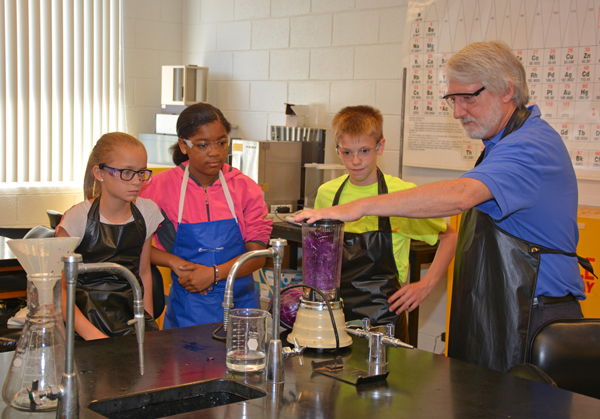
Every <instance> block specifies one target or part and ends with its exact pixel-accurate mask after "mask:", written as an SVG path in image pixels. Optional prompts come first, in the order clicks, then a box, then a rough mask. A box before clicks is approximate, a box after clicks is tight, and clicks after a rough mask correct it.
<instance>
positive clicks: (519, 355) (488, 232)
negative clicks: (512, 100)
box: [448, 108, 589, 372]
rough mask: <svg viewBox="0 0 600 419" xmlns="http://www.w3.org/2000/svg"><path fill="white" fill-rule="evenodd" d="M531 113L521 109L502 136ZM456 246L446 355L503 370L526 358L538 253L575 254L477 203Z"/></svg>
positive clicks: (463, 222) (468, 213)
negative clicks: (533, 238)
mask: <svg viewBox="0 0 600 419" xmlns="http://www.w3.org/2000/svg"><path fill="white" fill-rule="evenodd" d="M523 110H525V111H527V112H523ZM530 113H531V112H529V111H528V110H527V109H525V108H519V109H517V110H516V111H515V113H514V114H513V116H512V117H511V120H510V121H509V124H507V127H506V129H505V131H504V134H503V136H502V138H504V137H505V136H506V135H508V134H510V133H511V132H514V131H516V130H517V129H519V128H520V127H521V126H522V125H523V123H524V122H525V120H526V119H527V118H528V117H529V115H530ZM509 128H510V129H511V130H509ZM482 156H483V153H482ZM481 160H482V157H480V159H479V160H478V162H477V164H479V163H480V162H481ZM456 249H457V251H456V257H455V263H454V282H453V286H452V306H451V313H450V335H449V340H448V356H450V357H452V358H457V359H461V360H463V361H467V362H471V363H474V364H477V365H481V366H483V367H487V368H491V369H494V370H498V371H502V372H504V371H507V370H508V369H510V368H511V367H512V366H514V365H517V364H521V363H523V362H525V354H526V345H527V336H528V331H529V318H530V314H531V306H532V303H533V298H534V293H535V288H536V283H537V276H538V271H539V265H540V255H541V254H542V253H560V254H565V255H567V256H576V255H575V254H574V253H566V252H563V251H560V250H555V249H549V248H546V247H544V246H539V245H536V244H534V243H531V242H528V241H526V240H523V239H520V238H518V237H516V236H513V235H511V234H509V233H507V232H506V231H504V230H502V229H501V228H500V227H498V226H497V225H496V223H494V221H493V220H492V219H491V218H490V217H489V216H488V215H487V214H485V213H483V212H482V211H480V210H478V209H476V208H471V209H470V210H468V211H466V212H465V213H464V214H463V216H462V220H461V225H460V230H459V236H458V243H457V245H456ZM580 260H581V258H580ZM588 264H589V262H588Z"/></svg>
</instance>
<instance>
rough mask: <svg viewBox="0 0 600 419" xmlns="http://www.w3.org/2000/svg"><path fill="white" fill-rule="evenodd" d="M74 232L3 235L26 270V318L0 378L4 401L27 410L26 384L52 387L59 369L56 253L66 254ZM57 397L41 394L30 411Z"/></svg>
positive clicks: (61, 336) (52, 404) (61, 342)
mask: <svg viewBox="0 0 600 419" xmlns="http://www.w3.org/2000/svg"><path fill="white" fill-rule="evenodd" d="M78 241H79V238H78V237H60V238H48V239H23V240H9V241H8V242H7V244H8V246H9V247H10V249H11V250H12V252H13V253H14V254H15V256H16V257H17V259H18V260H19V263H20V264H21V266H22V267H23V269H25V272H27V318H26V319H25V325H24V327H23V333H22V334H21V338H20V339H19V343H18V344H17V349H16V350H15V355H14V356H13V360H12V363H11V367H10V370H9V372H8V375H7V376H6V381H5V382H4V388H3V389H2V397H3V399H4V402H5V403H6V404H7V405H9V406H12V407H15V408H17V409H23V410H29V406H30V399H29V394H28V390H27V388H28V387H29V388H30V389H31V388H32V383H33V381H34V380H37V381H38V388H39V389H40V390H46V389H50V387H51V386H58V385H59V384H60V380H61V378H62V375H63V373H64V362H65V329H64V325H63V319H62V313H61V281H60V279H61V277H62V268H63V261H62V256H63V255H65V254H68V253H72V252H73V251H74V250H75V247H76V246H77V243H78ZM56 405H57V400H56V399H55V400H50V399H48V398H46V397H42V404H41V405H39V406H37V407H36V410H50V409H55V408H56Z"/></svg>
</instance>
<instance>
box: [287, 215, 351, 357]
mask: <svg viewBox="0 0 600 419" xmlns="http://www.w3.org/2000/svg"><path fill="white" fill-rule="evenodd" d="M343 244H344V223H343V222H342V221H338V220H319V221H317V222H315V223H313V224H308V223H306V222H304V223H302V271H303V273H302V275H303V283H304V284H305V285H309V286H311V287H313V288H316V289H318V290H319V291H320V293H319V292H315V291H314V290H312V289H311V288H308V287H305V288H303V293H302V297H300V305H299V307H298V313H297V314H296V321H295V322H294V328H293V330H292V332H291V333H290V334H289V336H288V338H287V339H288V342H290V343H293V342H294V339H296V340H297V342H298V344H299V345H300V346H305V347H308V348H319V349H335V348H336V347H340V348H342V347H346V346H349V345H351V344H352V338H351V337H350V335H348V334H347V333H346V331H345V330H344V329H345V319H344V311H343V302H342V299H341V298H340V275H341V270H342V252H343ZM334 323H335V328H334V326H333V324H334ZM336 335H337V339H336Z"/></svg>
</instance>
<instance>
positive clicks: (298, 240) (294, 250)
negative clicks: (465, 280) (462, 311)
mask: <svg viewBox="0 0 600 419" xmlns="http://www.w3.org/2000/svg"><path fill="white" fill-rule="evenodd" d="M271 237H273V238H275V237H277V238H280V239H285V240H287V241H288V245H289V246H290V255H289V257H290V262H289V263H290V268H291V269H297V267H298V247H299V246H301V245H302V227H301V226H299V225H296V224H291V223H287V222H274V223H273V231H272V232H271ZM437 248H438V244H435V245H433V246H430V245H429V244H427V243H425V242H422V241H418V240H411V242H410V252H409V255H408V261H409V263H410V274H409V278H408V279H409V281H408V282H409V283H415V282H418V281H420V280H421V268H422V265H425V264H428V263H431V262H433V258H434V257H435V252H436V251H437ZM418 336H419V307H417V308H415V309H414V310H413V311H411V312H410V313H408V343H410V344H411V345H414V346H417V344H418Z"/></svg>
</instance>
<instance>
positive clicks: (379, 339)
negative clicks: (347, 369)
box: [346, 318, 414, 365]
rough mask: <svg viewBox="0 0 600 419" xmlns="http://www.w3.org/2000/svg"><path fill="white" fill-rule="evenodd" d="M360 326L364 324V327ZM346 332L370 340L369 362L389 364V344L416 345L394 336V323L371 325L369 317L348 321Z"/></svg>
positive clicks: (409, 347)
mask: <svg viewBox="0 0 600 419" xmlns="http://www.w3.org/2000/svg"><path fill="white" fill-rule="evenodd" d="M360 326H362V329H361V328H360ZM346 332H348V333H350V334H352V335H354V336H358V337H359V338H364V339H367V340H368V341H369V357H368V358H367V361H368V362H369V364H376V365H385V364H387V348H388V346H393V347H396V348H408V349H414V346H412V345H409V344H408V343H404V342H402V341H401V340H400V339H397V338H394V325H393V324H387V325H384V326H374V327H371V320H370V319H369V318H365V319H362V320H352V321H349V322H346Z"/></svg>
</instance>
